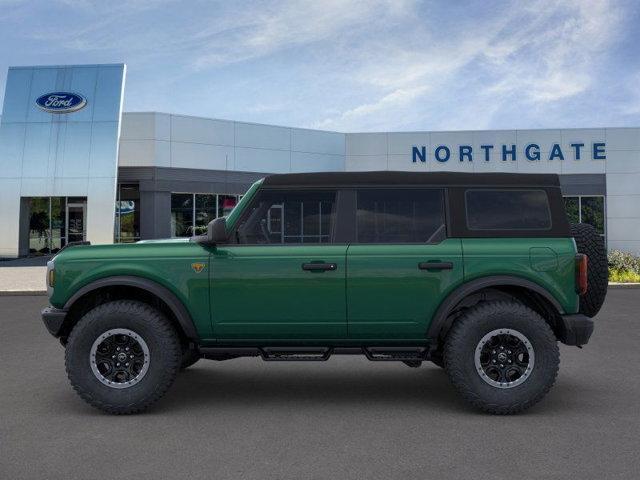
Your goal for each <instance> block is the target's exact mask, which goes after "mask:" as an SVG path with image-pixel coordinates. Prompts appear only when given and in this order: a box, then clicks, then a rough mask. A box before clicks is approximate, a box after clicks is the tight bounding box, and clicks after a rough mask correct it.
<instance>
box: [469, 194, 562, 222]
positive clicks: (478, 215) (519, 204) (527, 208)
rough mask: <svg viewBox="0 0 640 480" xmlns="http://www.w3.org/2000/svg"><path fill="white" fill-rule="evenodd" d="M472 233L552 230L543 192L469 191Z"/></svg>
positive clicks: (547, 202)
mask: <svg viewBox="0 0 640 480" xmlns="http://www.w3.org/2000/svg"><path fill="white" fill-rule="evenodd" d="M465 202H466V212H467V228H468V229H469V230H549V229H551V210H550V209H549V199H548V197H547V192H546V191H544V190H533V189H531V190H492V189H481V190H480V189H478V190H467V191H466V193H465Z"/></svg>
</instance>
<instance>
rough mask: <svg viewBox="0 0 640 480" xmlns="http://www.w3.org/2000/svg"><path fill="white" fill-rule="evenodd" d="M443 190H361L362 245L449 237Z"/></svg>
mask: <svg viewBox="0 0 640 480" xmlns="http://www.w3.org/2000/svg"><path fill="white" fill-rule="evenodd" d="M443 196H444V195H443V191H442V190H440V189H398V190H390V189H371V190H369V189H367V190H360V191H358V200H357V202H358V203H357V205H358V206H357V238H358V243H435V242H439V241H441V240H443V239H444V238H445V236H446V230H445V215H444V201H443Z"/></svg>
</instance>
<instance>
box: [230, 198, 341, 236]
mask: <svg viewBox="0 0 640 480" xmlns="http://www.w3.org/2000/svg"><path fill="white" fill-rule="evenodd" d="M335 200H336V192H335V191H308V192H296V191H275V190H274V191H269V190H263V191H261V192H259V193H258V195H257V197H256V198H255V200H254V201H253V202H252V205H251V206H250V207H249V208H248V212H247V214H246V215H245V216H244V217H243V219H242V221H241V222H240V225H239V226H238V229H237V230H236V237H237V238H236V240H237V242H238V243H241V244H248V245H270V244H295V243H301V244H318V243H330V242H331V238H332V228H333V224H334V218H335Z"/></svg>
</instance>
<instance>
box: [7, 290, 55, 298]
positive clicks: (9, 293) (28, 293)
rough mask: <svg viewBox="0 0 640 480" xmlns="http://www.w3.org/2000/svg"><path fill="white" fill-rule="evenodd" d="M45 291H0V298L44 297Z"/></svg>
mask: <svg viewBox="0 0 640 480" xmlns="http://www.w3.org/2000/svg"><path fill="white" fill-rule="evenodd" d="M46 294H47V291H46V290H0V297H12V296H16V297H17V296H22V297H26V296H34V297H35V296H42V295H46Z"/></svg>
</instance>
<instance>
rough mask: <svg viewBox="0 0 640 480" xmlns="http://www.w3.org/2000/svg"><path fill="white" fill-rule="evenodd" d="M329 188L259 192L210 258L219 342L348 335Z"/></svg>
mask: <svg viewBox="0 0 640 480" xmlns="http://www.w3.org/2000/svg"><path fill="white" fill-rule="evenodd" d="M335 217H336V192H335V191H330V190H327V191H306V192H297V191H292V190H262V191H260V192H259V193H258V195H257V196H256V198H255V199H253V201H252V204H251V205H249V206H248V208H247V209H246V211H245V213H244V214H243V217H242V218H240V219H239V222H238V224H237V226H235V228H233V231H231V242H233V243H230V244H228V245H218V246H216V247H215V249H214V250H213V252H212V254H211V311H212V317H213V326H214V334H215V336H216V337H217V338H218V339H219V340H220V341H225V340H227V341H233V340H258V341H259V340H270V341H273V340H276V341H278V340H280V341H283V342H286V341H288V340H300V339H310V340H322V339H330V338H337V337H344V336H346V334H347V325H346V299H345V276H346V269H345V256H346V250H347V246H346V245H336V244H334V243H333V238H334V229H335V227H334V225H335Z"/></svg>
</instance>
